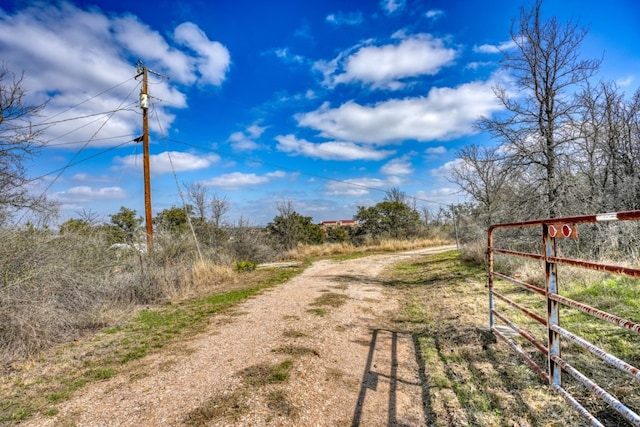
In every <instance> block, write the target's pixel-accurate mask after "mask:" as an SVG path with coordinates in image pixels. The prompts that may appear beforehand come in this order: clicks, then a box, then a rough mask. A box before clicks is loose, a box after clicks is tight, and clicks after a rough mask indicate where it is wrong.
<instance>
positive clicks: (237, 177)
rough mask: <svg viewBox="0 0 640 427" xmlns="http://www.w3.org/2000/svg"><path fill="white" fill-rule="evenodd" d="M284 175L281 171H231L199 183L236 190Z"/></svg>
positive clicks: (267, 181)
mask: <svg viewBox="0 0 640 427" xmlns="http://www.w3.org/2000/svg"><path fill="white" fill-rule="evenodd" d="M286 176H287V174H286V173H285V172H282V171H276V172H270V173H267V174H265V175H256V174H255V173H241V172H233V173H228V174H225V175H220V176H217V177H215V178H210V179H207V180H204V181H201V184H202V185H206V186H208V187H219V188H223V189H225V190H237V189H239V188H243V187H252V186H255V185H261V184H267V183H269V182H271V181H272V180H274V179H280V178H284V177H286Z"/></svg>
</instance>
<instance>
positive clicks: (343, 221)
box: [320, 219, 358, 229]
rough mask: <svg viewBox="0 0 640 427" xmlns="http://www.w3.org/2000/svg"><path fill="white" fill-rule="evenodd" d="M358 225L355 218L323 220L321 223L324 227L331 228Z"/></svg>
mask: <svg viewBox="0 0 640 427" xmlns="http://www.w3.org/2000/svg"><path fill="white" fill-rule="evenodd" d="M356 225H358V221H356V220H354V219H339V220H337V221H322V222H321V223H320V226H321V227H322V228H324V229H327V228H331V227H346V228H353V227H355V226H356Z"/></svg>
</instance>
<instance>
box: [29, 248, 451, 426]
mask: <svg viewBox="0 0 640 427" xmlns="http://www.w3.org/2000/svg"><path fill="white" fill-rule="evenodd" d="M450 249H452V247H450V246H449V247H439V248H431V249H428V250H421V251H412V252H406V253H400V254H391V255H375V256H369V257H366V258H360V259H353V260H348V261H342V262H334V261H326V260H325V261H318V262H316V263H314V264H313V265H312V266H311V267H309V268H308V269H306V270H305V271H304V272H303V273H302V274H300V275H299V276H297V277H295V278H294V279H292V280H290V281H289V282H287V283H285V284H283V285H280V286H278V287H276V288H273V289H270V290H268V291H265V292H263V293H261V294H260V295H258V296H256V297H254V298H252V299H250V300H247V301H245V302H243V303H242V304H239V305H238V306H236V307H235V308H234V310H232V311H228V312H226V313H224V314H220V315H216V316H214V317H213V318H212V322H211V324H210V326H209V327H208V328H207V330H206V331H203V333H202V334H200V335H198V336H195V337H192V338H191V339H189V340H183V341H179V342H176V343H173V344H171V345H170V346H168V347H167V348H166V349H165V350H163V351H161V352H158V353H156V354H153V355H150V356H147V357H145V358H143V359H141V360H139V361H137V362H135V363H132V364H131V367H130V368H128V369H127V371H126V372H125V373H122V374H120V375H117V376H116V377H114V378H111V379H109V380H105V381H102V382H99V383H94V384H91V385H89V386H87V387H85V388H84V389H82V390H80V391H79V392H77V393H76V395H75V396H73V397H72V398H71V399H70V400H69V401H67V402H64V403H62V404H60V405H59V407H58V409H59V412H58V414H57V415H56V416H54V417H50V418H39V419H35V420H33V421H31V422H28V423H25V424H24V425H28V426H73V425H75V426H105V427H106V426H180V425H210V426H248V425H252V426H360V425H361V426H389V425H397V426H420V425H424V412H423V404H422V388H421V384H420V380H419V375H418V366H417V362H416V358H415V352H414V348H413V341H412V337H411V335H410V334H409V333H406V332H403V331H402V330H399V329H397V325H394V324H393V323H392V322H391V319H393V317H394V316H395V314H396V313H397V310H398V301H397V298H396V297H395V296H394V292H393V291H391V290H389V289H388V288H385V287H384V285H383V284H382V283H380V281H379V280H377V277H378V275H379V273H380V272H381V271H383V270H384V269H385V268H386V267H387V266H389V265H391V264H393V263H395V262H398V261H400V260H403V259H407V258H410V257H414V256H419V255H423V254H426V253H435V252H440V251H444V250H450ZM284 364H287V366H288V367H287V369H288V371H287V379H286V380H283V381H276V382H269V381H267V382H265V383H260V384H257V383H255V382H253V381H252V380H250V378H249V376H250V375H254V376H255V375H259V374H260V373H261V372H266V371H268V370H269V369H270V368H272V367H276V366H284ZM265 370H266V371H265ZM248 375H249V376H248ZM252 378H253V380H255V377H252Z"/></svg>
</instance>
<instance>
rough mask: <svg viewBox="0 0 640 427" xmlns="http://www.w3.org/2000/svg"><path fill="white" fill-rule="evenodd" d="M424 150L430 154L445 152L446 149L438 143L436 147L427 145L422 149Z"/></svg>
mask: <svg viewBox="0 0 640 427" xmlns="http://www.w3.org/2000/svg"><path fill="white" fill-rule="evenodd" d="M424 152H425V153H426V154H430V155H436V154H445V153H446V152H447V149H446V148H445V147H443V146H442V145H439V146H438V147H429V148H427V149H426V150H424Z"/></svg>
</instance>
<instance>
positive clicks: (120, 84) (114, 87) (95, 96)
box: [34, 77, 134, 126]
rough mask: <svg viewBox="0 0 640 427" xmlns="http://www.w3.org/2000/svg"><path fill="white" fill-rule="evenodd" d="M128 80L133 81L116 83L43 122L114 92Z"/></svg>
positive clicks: (130, 78)
mask: <svg viewBox="0 0 640 427" xmlns="http://www.w3.org/2000/svg"><path fill="white" fill-rule="evenodd" d="M130 80H134V79H133V78H132V77H129V78H128V79H126V80H124V81H122V82H120V83H118V84H116V85H114V86H111V87H110V88H109V89H105V90H103V91H102V92H100V93H98V94H96V95H93V96H91V97H89V98H87V99H85V100H84V101H82V102H79V103H77V104H75V105H72V106H71V107H68V108H67V109H65V110H62V111H59V112H57V113H56V114H54V115H52V116H48V117H45V118H44V119H43V120H51V119H53V118H54V117H57V116H59V115H61V114H64V113H66V112H67V111H70V110H73V109H74V108H76V107H78V106H80V105H82V104H84V103H86V102H89V101H91V100H92V99H95V98H97V97H99V96H101V95H104V94H105V93H107V92H109V91H112V90H114V89H116V88H118V87H120V86H122V85H123V84H125V83H127V82H128V81H130ZM40 124H41V123H37V124H35V125H34V126H40Z"/></svg>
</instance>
